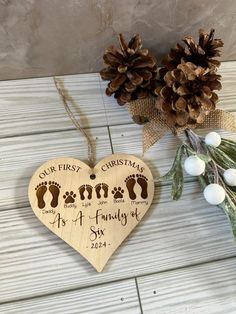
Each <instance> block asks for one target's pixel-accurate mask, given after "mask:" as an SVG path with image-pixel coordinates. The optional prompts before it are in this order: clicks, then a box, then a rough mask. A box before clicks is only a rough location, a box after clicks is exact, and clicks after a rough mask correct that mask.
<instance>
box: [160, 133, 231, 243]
mask: <svg viewBox="0 0 236 314" xmlns="http://www.w3.org/2000/svg"><path fill="white" fill-rule="evenodd" d="M185 134H186V137H187V141H186V142H185V143H183V144H182V145H181V146H180V147H179V148H178V149H177V152H176V156H175V160H174V163H173V165H172V167H171V169H170V171H169V172H168V173H167V174H165V175H164V176H162V177H161V178H160V181H167V180H172V198H173V200H178V199H179V198H180V197H181V195H182V191H183V186H184V173H183V166H182V163H183V159H184V158H185V157H189V156H192V155H195V156H198V157H199V158H200V159H202V160H203V161H204V162H205V163H206V169H205V172H204V173H203V174H202V175H200V176H199V177H198V179H199V182H200V184H201V186H202V188H205V187H206V186H207V185H208V184H210V183H217V184H219V185H221V186H222V187H223V188H224V190H225V192H226V197H225V200H224V202H223V203H221V204H220V205H219V207H220V208H222V209H223V210H224V212H225V214H226V215H227V217H228V218H229V221H230V223H231V228H232V232H233V236H234V239H235V240H236V188H235V187H231V186H228V185H227V184H226V183H225V182H224V178H223V173H224V171H225V170H227V169H229V168H234V169H236V143H235V142H233V141H230V140H227V139H222V140H221V144H220V146H219V147H213V146H210V145H207V144H206V143H205V141H204V139H203V138H202V137H200V136H198V135H197V134H196V133H194V132H193V131H192V130H190V129H187V130H186V131H185Z"/></svg>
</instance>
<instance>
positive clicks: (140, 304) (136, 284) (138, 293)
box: [134, 277, 143, 314]
mask: <svg viewBox="0 0 236 314" xmlns="http://www.w3.org/2000/svg"><path fill="white" fill-rule="evenodd" d="M134 279H135V286H136V289H137V295H138V302H139V306H140V313H141V314H143V307H142V301H141V297H140V291H139V287H138V282H137V278H136V277H135V278H134Z"/></svg>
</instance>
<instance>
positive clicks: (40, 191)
mask: <svg viewBox="0 0 236 314" xmlns="http://www.w3.org/2000/svg"><path fill="white" fill-rule="evenodd" d="M35 190H36V196H37V201H38V208H40V209H42V208H44V207H45V205H46V204H45V202H44V199H43V197H44V194H45V193H46V191H47V182H42V183H40V184H39V185H37V186H36V188H35Z"/></svg>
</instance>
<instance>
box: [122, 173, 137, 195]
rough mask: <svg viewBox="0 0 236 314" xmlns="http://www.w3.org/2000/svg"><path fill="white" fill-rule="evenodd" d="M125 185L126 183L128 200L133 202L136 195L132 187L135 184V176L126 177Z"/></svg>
mask: <svg viewBox="0 0 236 314" xmlns="http://www.w3.org/2000/svg"><path fill="white" fill-rule="evenodd" d="M125 183H126V187H127V189H128V192H129V198H130V199H131V200H135V199H136V194H135V193H134V186H135V183H136V180H135V175H134V174H132V175H131V176H128V177H127V178H126V179H125Z"/></svg>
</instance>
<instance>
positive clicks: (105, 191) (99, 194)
mask: <svg viewBox="0 0 236 314" xmlns="http://www.w3.org/2000/svg"><path fill="white" fill-rule="evenodd" d="M102 191H103V193H102ZM95 192H96V196H97V198H101V197H102V194H103V197H104V198H107V197H108V185H107V184H106V183H98V184H97V185H96V186H95Z"/></svg>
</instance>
